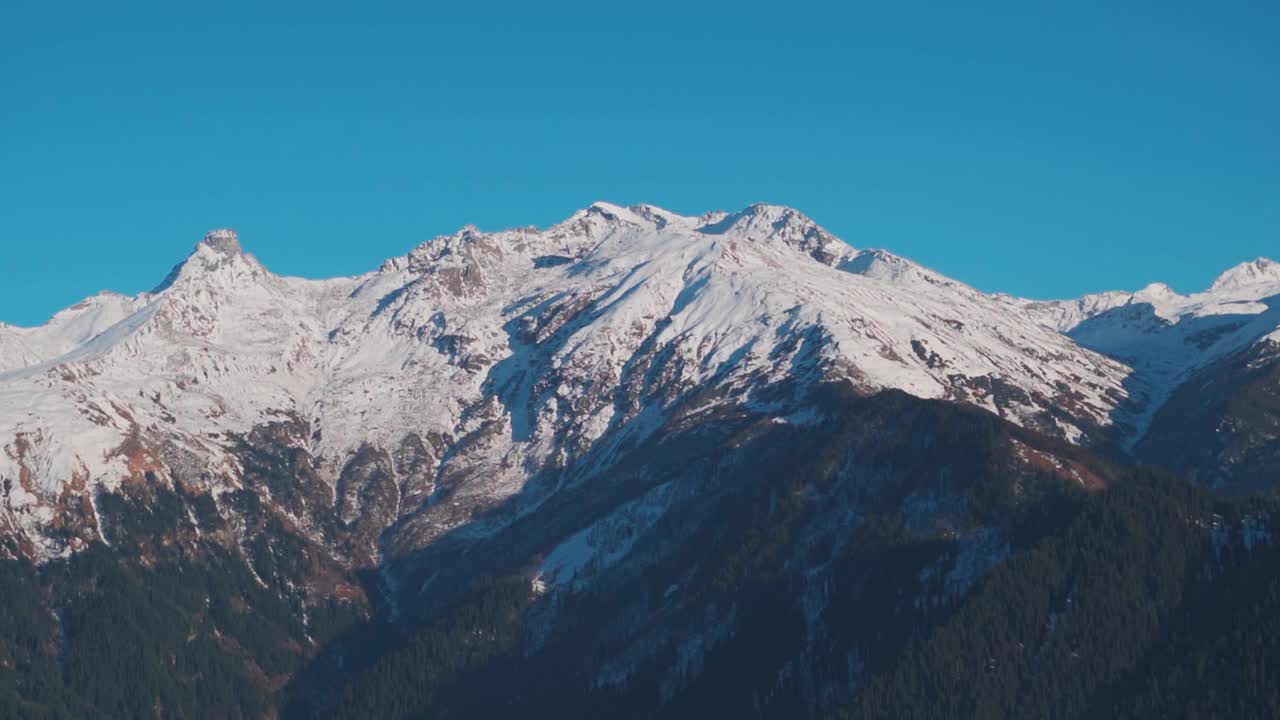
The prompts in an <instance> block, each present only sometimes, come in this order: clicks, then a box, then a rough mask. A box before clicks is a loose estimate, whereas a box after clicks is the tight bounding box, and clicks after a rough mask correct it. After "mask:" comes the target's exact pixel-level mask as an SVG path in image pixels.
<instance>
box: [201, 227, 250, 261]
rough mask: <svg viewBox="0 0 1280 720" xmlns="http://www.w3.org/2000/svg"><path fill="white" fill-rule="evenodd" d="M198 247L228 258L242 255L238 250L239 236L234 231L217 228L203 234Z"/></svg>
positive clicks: (241, 251)
mask: <svg viewBox="0 0 1280 720" xmlns="http://www.w3.org/2000/svg"><path fill="white" fill-rule="evenodd" d="M200 245H202V246H204V247H207V248H209V249H210V250H212V251H214V252H215V253H218V254H219V255H225V256H228V257H231V256H234V255H242V254H243V253H244V251H243V250H241V249H240V236H239V235H237V234H236V231H235V230H232V229H230V228H219V229H217V230H210V231H209V232H207V233H205V234H204V239H203V240H201V241H200Z"/></svg>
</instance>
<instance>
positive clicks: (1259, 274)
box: [1209, 257, 1280, 292]
mask: <svg viewBox="0 0 1280 720" xmlns="http://www.w3.org/2000/svg"><path fill="white" fill-rule="evenodd" d="M1268 282H1277V283H1280V263H1277V262H1276V261H1274V260H1271V259H1269V258H1263V257H1260V258H1258V259H1256V260H1251V261H1249V262H1243V263H1240V264H1239V265H1236V266H1235V267H1233V268H1231V269H1230V270H1227V271H1226V272H1224V273H1222V274H1221V275H1219V276H1218V277H1217V279H1215V280H1214V281H1213V285H1211V286H1209V290H1210V292H1212V291H1214V290H1231V289H1233V288H1239V287H1245V286H1247V285H1256V284H1258V283H1268Z"/></svg>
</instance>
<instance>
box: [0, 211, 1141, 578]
mask: <svg viewBox="0 0 1280 720" xmlns="http://www.w3.org/2000/svg"><path fill="white" fill-rule="evenodd" d="M77 307H80V308H81V309H80V310H75V309H72V310H68V311H66V312H64V313H62V314H60V315H59V316H57V317H55V318H54V320H53V321H51V322H50V324H49V325H47V326H45V327H43V328H34V329H23V330H18V329H14V328H3V329H0V359H3V363H4V364H3V366H2V367H3V368H4V370H3V371H0V447H3V448H4V453H2V454H0V477H3V478H5V479H7V480H9V481H10V482H9V483H8V487H9V489H8V490H7V491H6V496H5V500H4V503H5V504H4V510H3V512H4V513H6V514H7V515H8V517H9V519H10V521H11V522H12V523H13V524H15V525H17V526H21V527H22V528H25V532H27V533H28V534H29V535H31V536H32V537H45V536H47V535H48V534H49V533H48V532H47V530H48V529H49V528H50V527H53V526H55V525H57V524H58V523H59V522H60V521H59V513H60V512H62V511H64V510H65V508H66V507H67V506H68V503H69V502H71V500H69V498H70V497H81V496H83V497H89V498H91V497H92V493H93V488H94V487H96V486H99V485H101V486H105V487H108V488H112V487H118V486H119V485H121V484H128V483H144V482H151V481H158V482H173V481H175V480H180V481H181V482H184V483H193V484H195V485H197V486H202V487H206V488H211V489H213V490H214V491H215V495H216V493H217V492H218V491H219V488H221V489H227V488H234V487H237V486H238V485H239V484H240V483H241V482H242V473H241V470H242V468H241V459H240V456H239V455H238V454H237V448H238V447H239V445H238V442H239V441H238V438H240V437H242V436H243V435H244V434H245V433H248V432H249V431H250V430H252V429H253V428H255V427H261V426H263V425H266V424H268V423H272V422H277V421H280V420H281V419H284V418H288V419H291V420H295V421H298V422H301V423H304V424H305V426H306V427H307V428H309V435H308V436H307V437H305V438H301V439H298V440H297V441H296V442H298V443H299V444H301V445H305V448H302V449H305V450H306V452H307V453H308V456H309V457H314V458H316V465H317V467H316V472H317V473H318V474H319V476H320V477H321V478H323V479H324V480H325V482H327V483H329V484H330V485H331V486H332V488H333V493H334V502H335V506H337V507H338V509H339V512H340V514H342V515H343V517H344V520H349V519H351V518H354V517H356V516H358V515H359V514H360V512H361V503H362V502H364V500H363V499H362V498H363V497H364V496H363V495H360V494H359V493H355V494H352V495H351V497H347V495H346V494H351V492H352V491H351V490H350V487H349V483H347V482H346V481H345V480H344V481H343V482H341V483H340V482H339V477H340V475H342V473H343V472H344V469H346V468H348V466H349V465H350V464H351V463H352V462H354V461H355V460H354V459H355V458H357V457H358V456H359V455H360V453H361V451H362V449H368V448H373V449H376V450H385V451H386V452H388V453H391V454H392V457H393V458H400V459H401V460H395V459H391V460H389V461H388V464H389V465H392V466H394V467H391V468H390V469H389V470H388V472H390V473H393V474H395V475H396V476H397V477H398V478H399V480H398V482H397V484H396V493H397V497H396V499H395V503H394V504H395V508H394V512H392V513H391V516H390V518H388V521H389V522H394V523H395V525H396V528H397V532H401V533H403V534H406V535H407V536H410V537H412V543H422V542H427V541H429V540H430V539H431V538H432V537H436V536H438V535H439V534H440V533H442V532H445V531H448V530H449V529H451V528H453V527H456V526H458V525H460V524H462V523H464V522H466V521H467V520H468V519H469V518H470V517H471V514H472V513H473V512H474V511H476V510H478V509H481V508H484V507H490V506H492V505H493V504H494V503H496V502H498V501H500V500H502V499H504V498H509V497H511V496H513V495H514V494H515V493H517V492H518V491H520V490H521V489H522V488H524V487H525V485H526V483H527V482H528V480H529V478H531V477H532V476H534V475H535V474H537V473H540V472H541V473H546V472H547V471H548V470H549V469H552V470H553V469H555V468H557V467H563V466H566V465H568V464H569V462H570V461H571V460H573V459H575V458H581V457H583V456H584V454H585V453H587V452H594V453H595V455H594V456H593V457H598V462H600V463H607V462H608V457H609V453H608V447H609V444H610V443H621V442H627V441H629V440H635V439H637V438H640V437H643V436H645V435H646V434H648V433H651V432H653V431H655V429H657V428H659V427H661V426H662V425H663V423H665V422H669V421H670V420H671V419H672V418H673V417H677V416H681V417H693V418H696V416H697V413H699V412H707V411H709V410H712V409H714V408H715V407H716V406H738V407H743V408H757V409H758V408H766V407H767V408H770V409H771V410H773V411H778V412H782V413H783V414H784V416H785V413H786V412H787V411H788V410H789V409H790V408H794V410H795V414H794V416H792V421H793V422H804V421H805V414H804V407H805V406H804V403H803V402H802V398H803V397H804V394H805V393H806V392H809V391H811V390H813V389H815V388H817V387H819V384H820V383H822V382H825V381H831V380H847V381H849V382H851V383H853V384H854V385H855V386H856V387H858V388H860V389H861V390H863V391H865V392H868V393H870V392H875V391H877V390H880V389H885V388H898V389H901V390H905V391H906V392H908V393H911V394H913V395H916V396H919V397H924V398H948V399H955V400H959V401H963V402H967V403H971V404H974V405H977V406H980V407H983V408H986V409H988V410H991V411H992V412H995V413H998V414H1000V415H1002V416H1004V417H1007V418H1009V419H1011V420H1013V421H1015V422H1018V423H1020V424H1024V425H1028V426H1032V427H1035V428H1037V429H1040V430H1043V431H1046V432H1048V433H1050V434H1055V435H1059V436H1062V437H1066V438H1068V439H1070V440H1073V441H1080V440H1082V439H1086V438H1093V439H1099V438H1101V437H1102V435H1103V434H1104V433H1105V432H1106V431H1107V428H1108V427H1109V426H1110V425H1111V424H1112V423H1114V422H1116V420H1117V412H1118V411H1117V406H1118V405H1119V404H1120V403H1121V402H1122V401H1123V400H1124V398H1125V393H1126V390H1125V387H1124V384H1125V380H1126V377H1127V376H1128V375H1129V372H1130V371H1129V369H1128V368H1126V367H1125V366H1123V365H1122V364H1120V363H1117V362H1115V361H1113V360H1109V359H1107V358H1105V357H1103V356H1101V355H1099V354H1096V353H1094V352H1092V351H1089V350H1085V349H1082V348H1080V347H1079V346H1077V345H1076V344H1075V343H1073V342H1072V341H1071V340H1070V339H1069V338H1067V337H1065V336H1063V335H1061V334H1060V333H1058V332H1057V331H1056V330H1055V329H1054V328H1051V327H1047V326H1046V325H1045V324H1044V323H1043V322H1041V321H1040V319H1039V315H1036V314H1033V313H1029V312H1025V311H1023V310H1022V306H1021V305H1018V304H1017V303H1015V302H1012V301H1010V300H1008V299H1006V298H1000V297H996V296H989V295H985V294H983V293H980V292H978V291H976V290H974V289H972V288H969V287H967V286H965V285H963V284H961V283H958V282H955V281H952V280H949V279H947V278H945V277H943V276H941V275H938V274H937V273H933V272H932V271H928V270H925V269H923V268H920V267H919V266H917V265H914V264H912V263H909V262H908V261H905V260H903V259H901V258H898V257H896V256H893V255H891V254H889V253H885V252H883V251H866V252H859V251H857V250H854V249H853V248H852V247H850V246H848V245H846V244H845V243H843V242H841V241H840V240H838V239H837V238H834V237H833V236H831V235H830V234H829V233H827V232H826V231H824V230H823V229H822V228H821V227H819V226H817V225H816V224H815V223H813V222H812V221H811V220H809V219H808V218H806V217H804V216H803V215H801V214H800V213H798V212H796V211H794V210H791V209H789V208H783V207H777V206H769V205H755V206H751V207H749V208H746V209H744V210H742V211H740V212H737V213H733V214H725V213H709V214H707V215H704V216H702V217H685V216H680V215H677V214H674V213H670V212H667V211H664V210H661V209H658V208H654V207H651V206H635V207H630V208H623V207H618V206H614V205H610V204H607V203H597V204H595V205H592V206H591V207H589V208H587V209H584V210H582V211H579V212H577V213H575V214H574V215H573V216H572V217H570V218H568V219H567V220H565V221H564V222H562V223H560V224H558V225H555V226H553V227H551V228H548V229H546V230H536V229H533V228H525V229H516V230H508V231H503V232H496V233H486V232H481V231H480V230H478V229H476V228H471V227H469V228H465V229H463V230H462V231H460V232H458V233H456V234H454V235H451V236H448V237H441V238H437V239H435V240H432V241H430V242H427V243H424V244H423V245H421V246H419V247H417V248H415V249H414V250H412V251H411V252H410V253H409V254H408V255H406V256H403V257H398V258H393V259H391V260H388V261H387V262H386V263H384V264H383V266H382V267H380V268H379V269H377V270H376V271H374V272H370V273H367V274H364V275H361V276H357V277H351V278H340V279H335V280H324V281H317V280H302V279H297V278H286V277H280V276H277V275H274V274H272V273H271V272H269V271H268V270H267V269H265V268H264V267H262V266H261V265H260V264H259V263H258V262H257V261H256V260H255V259H254V258H253V257H251V256H249V255H247V254H245V253H244V252H243V251H242V249H241V248H240V245H239V242H238V240H237V238H236V237H235V235H234V233H231V232H229V231H216V232H213V233H210V234H209V235H208V236H207V237H206V238H205V240H204V241H202V242H201V243H200V244H199V245H198V246H197V247H196V249H195V251H194V252H193V253H192V255H191V256H190V257H189V258H188V259H187V260H186V261H185V262H184V263H182V264H180V265H179V266H178V267H176V268H175V269H174V271H173V273H172V274H171V275H170V276H169V277H168V278H167V279H165V281H164V282H163V283H162V284H161V285H160V286H159V287H158V288H157V289H156V290H155V291H154V292H152V293H146V294H143V295H139V296H137V297H134V298H125V297H122V296H100V297H99V298H95V299H94V300H92V301H89V302H88V304H86V305H84V307H81V306H77ZM84 308H88V309H87V310H86V309H84ZM694 398H697V402H698V403H700V404H698V405H696V406H695V405H693V404H692V403H693V399H694ZM1120 420H1122V421H1123V418H1122V417H1121V418H1120ZM602 443H603V445H602ZM408 456H412V458H413V462H412V465H413V467H412V469H410V468H409V465H410V463H409V462H408V461H405V460H403V458H405V457H408ZM579 465H580V464H579ZM410 476H411V477H410ZM546 492H548V493H550V492H553V488H551V489H548V490H547V491H546ZM344 493H345V494H344ZM69 494H70V495H69ZM526 495H528V493H526ZM530 497H532V499H531V500H528V502H537V501H538V499H537V498H538V496H537V495H536V494H533V495H531V496H530ZM443 505H448V506H449V507H450V508H452V510H451V511H450V512H448V513H444V512H443V511H442V510H441V509H440V508H441V507H442V506H443ZM67 549H68V548H66V547H63V546H60V545H58V544H57V543H56V542H53V541H49V544H48V545H47V546H45V548H44V550H43V551H42V552H44V553H46V554H47V553H56V552H63V551H66V550H67Z"/></svg>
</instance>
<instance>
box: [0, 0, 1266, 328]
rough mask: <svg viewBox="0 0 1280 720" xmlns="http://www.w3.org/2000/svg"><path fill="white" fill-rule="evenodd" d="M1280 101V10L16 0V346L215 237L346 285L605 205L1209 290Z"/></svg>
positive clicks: (1244, 212) (2, 94) (12, 154)
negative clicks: (48, 321) (806, 227)
mask: <svg viewBox="0 0 1280 720" xmlns="http://www.w3.org/2000/svg"><path fill="white" fill-rule="evenodd" d="M265 4H270V5H272V6H273V8H272V9H263V8H261V7H259V5H265ZM463 5H467V6H468V7H467V8H463V7H462V6H463ZM1049 5H1055V6H1058V7H1057V8H1053V9H1051V8H1048V7H1045V6H1049ZM176 6H183V7H181V8H179V7H176ZM1032 6H1041V7H1032ZM1277 78H1280V3H1276V2H1274V0H1268V1H1261V0H1260V1H1257V2H1231V1H1229V0H1228V1H1226V2H1208V0H1204V1H1203V2H1196V3H1186V2H1178V0H1161V1H1156V0H1151V1H1150V2H1143V3H1136V2H1125V1H1124V0H1110V1H1107V2H1094V1H1092V0H1077V1H1076V2H1062V3H1028V2H988V1H986V0H975V1H974V2H968V3H958V2H950V1H947V2H943V1H941V0H939V1H937V2H916V1H913V0H903V1H900V2H899V1H895V2H876V3H862V2H850V3H838V2H834V1H831V2H823V3H806V2H789V3H781V2H779V3H768V4H766V3H753V2H750V1H747V2H742V1H739V2H725V3H719V2H716V3H707V2H696V1H695V0H683V1H682V2H668V1H667V0H656V1H654V2H643V3H641V2H636V3H599V2H594V3H576V2H574V3H564V2H559V3H558V2H549V3H531V2H471V3H461V2H454V3H448V4H445V3H437V2H425V3H409V2H403V3H390V2H384V3H379V2H369V1H366V2H359V3H356V2H344V3H330V2H325V1H324V0H313V1H312V2H306V3H302V2H297V3H293V2H275V3H259V2H239V1H234V2H217V3H213V2H210V3H187V2H181V3H172V2H129V1H127V0H126V1H125V2H120V3H105V2H100V1H97V0H95V1H94V2H64V1H62V0H36V1H31V0H6V1H5V2H4V3H3V4H0V248H2V249H3V253H0V268H2V269H3V272H0V320H5V321H9V322H17V323H22V324H32V323H37V322H40V321H42V320H43V319H44V318H46V317H47V316H48V315H49V314H51V313H52V312H53V311H55V310H56V309H58V308H61V307H63V306H66V305H68V304H70V303H72V302H75V301H76V300H78V299H80V298H81V297H84V296H86V295H89V294H92V293H94V292H96V291H98V290H99V289H104V288H109V289H115V290H120V291H127V292H135V291H138V290H143V289H148V288H150V287H152V286H154V285H155V284H156V283H157V282H159V281H160V280H161V279H162V278H163V277H164V275H165V273H166V271H167V270H168V268H169V267H170V266H171V265H172V264H173V263H174V262H177V261H178V260H180V259H181V258H182V257H184V256H185V255H186V253H187V252H188V251H189V249H190V247H191V246H192V245H193V244H194V243H195V242H196V241H197V240H199V238H200V236H201V234H202V233H203V232H204V231H205V230H206V229H209V228H212V227H220V226H232V227H235V228H237V229H238V230H239V231H240V235H241V239H242V241H243V243H244V245H245V246H246V248H247V249H249V250H250V251H252V252H253V253H255V254H256V255H257V256H258V257H259V258H260V259H262V260H263V261H264V262H265V263H266V264H267V265H268V267H270V268H272V269H273V270H275V271H277V272H282V273H289V274H298V275H306V276H327V275H335V274H354V273H356V272H360V271H364V270H368V269H372V268H373V267H376V265H377V264H378V263H379V262H380V261H381V260H382V259H384V258H386V257H388V256H391V255H395V254H400V253H403V252H405V251H407V250H408V249H409V248H410V247H411V246H413V245H414V244H416V243H417V242H419V241H421V240H424V239H427V238H429V237H432V236H435V235H437V234H441V233H447V232H452V231H453V230H455V229H456V228H458V227H459V226H461V225H463V224H465V223H469V222H471V223H476V224H478V225H479V226H480V227H482V228H486V229H498V228H502V227H507V226H512V225H528V224H535V225H546V224H549V223H552V222H554V221H557V220H559V219H561V218H563V217H565V216H567V215H568V214H569V213H571V212H572V211H573V210H575V209H577V208H579V207H582V206H585V205H587V204H588V203H590V202H591V201H593V200H597V199H604V200H610V201H613V202H618V203H624V204H629V203H636V202H649V203H654V204H657V205H662V206H664V207H668V208H670V209H672V210H676V211H681V212H687V213H697V212H702V211H704V210H708V209H713V208H724V209H736V208H739V207H741V206H744V205H746V204H748V203H750V202H755V201H767V202H774V203H781V204H787V205H793V206H795V207H797V208H799V209H800V210H802V211H804V212H805V213H807V214H809V215H810V216H812V217H813V218H814V219H816V220H817V221H818V222H820V223H822V224H823V225H825V226H826V227H828V228H829V229H830V230H832V231H833V232H835V233H836V234H838V235H840V236H841V237H843V238H845V239H846V240H848V241H850V242H852V243H853V244H854V245H856V246H859V247H885V248H889V249H890V250H893V251H895V252H898V253H900V254H904V255H907V256H909V257H912V258H914V259H916V260H919V261H921V262H924V263H926V264H928V265H930V266H933V267H935V268H937V269H938V270H941V271H943V272H945V273H947V274H949V275H952V276H954V277H957V278H959V279H961V280H964V281H966V282H969V283H972V284H974V285H976V286H978V287H980V288H983V289H986V290H1002V291H1007V292H1013V293H1019V294H1023V295H1028V296H1033V297H1051V296H1070V295H1077V294H1081V293H1084V292H1088V291H1095V290H1100V289H1106V288H1137V287H1140V286H1142V285H1144V284H1146V283H1147V282H1150V281H1154V280H1164V281H1168V282H1169V283H1170V284H1172V285H1173V286H1174V287H1175V288H1176V289H1179V290H1183V291H1188V290H1194V289H1198V288H1202V287H1204V286H1206V285H1207V284H1208V283H1209V281H1210V280H1211V278H1212V277H1213V276H1214V275H1216V274H1217V273H1218V272H1219V271H1220V270H1222V269H1225V268H1226V267H1227V266H1229V265H1232V264H1235V263H1236V262H1239V261H1242V260H1245V259H1251V258H1253V257H1256V256H1259V255H1271V256H1276V255H1280V89H1277V88H1280V80H1277Z"/></svg>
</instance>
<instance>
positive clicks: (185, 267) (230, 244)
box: [151, 228, 263, 293]
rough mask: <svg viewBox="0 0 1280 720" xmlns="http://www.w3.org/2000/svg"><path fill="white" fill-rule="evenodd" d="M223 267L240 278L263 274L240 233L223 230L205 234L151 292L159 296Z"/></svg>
mask: <svg viewBox="0 0 1280 720" xmlns="http://www.w3.org/2000/svg"><path fill="white" fill-rule="evenodd" d="M221 268H235V271H234V274H236V275H240V274H244V273H248V274H250V275H256V274H260V273H261V272H263V268H262V266H261V265H259V264H258V261H257V260H255V259H254V258H253V257H252V256H251V255H249V254H248V253H246V252H245V251H244V250H243V249H242V248H241V247H240V237H239V236H238V235H237V234H236V231H235V230H231V229H229V228H220V229H217V230H210V231H209V232H207V233H205V235H204V239H202V240H201V241H200V242H198V243H196V247H195V249H194V250H192V251H191V254H190V255H188V256H187V258H186V260H183V261H182V262H180V263H178V264H177V265H175V266H174V267H173V270H171V271H170V272H169V275H168V276H167V277H166V278H165V279H164V281H163V282H161V283H160V284H159V285H158V286H156V288H155V289H154V290H152V291H151V292H152V293H159V292H161V291H163V290H166V289H168V288H169V287H171V286H173V285H174V283H176V282H178V281H179V280H180V279H182V278H190V277H196V276H206V275H208V274H209V273H211V272H213V271H216V270H219V269H221Z"/></svg>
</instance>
